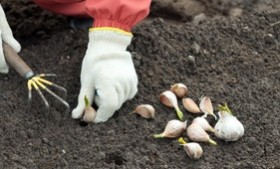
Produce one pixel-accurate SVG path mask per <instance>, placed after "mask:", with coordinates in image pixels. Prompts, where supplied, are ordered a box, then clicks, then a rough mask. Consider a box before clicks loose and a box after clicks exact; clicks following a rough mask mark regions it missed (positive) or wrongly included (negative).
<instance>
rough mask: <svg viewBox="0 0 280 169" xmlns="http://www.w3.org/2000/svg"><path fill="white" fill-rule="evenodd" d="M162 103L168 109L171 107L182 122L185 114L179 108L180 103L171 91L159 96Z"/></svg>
mask: <svg viewBox="0 0 280 169" xmlns="http://www.w3.org/2000/svg"><path fill="white" fill-rule="evenodd" d="M159 99H160V102H161V103H162V104H163V105H165V106H167V107H171V108H174V109H175V111H176V113H177V116H178V118H179V119H180V120H182V119H183V116H184V115H183V112H182V111H181V110H180V108H179V106H178V101H177V98H176V95H175V94H174V93H173V92H171V91H170V90H167V91H165V92H162V93H161V94H160V96H159Z"/></svg>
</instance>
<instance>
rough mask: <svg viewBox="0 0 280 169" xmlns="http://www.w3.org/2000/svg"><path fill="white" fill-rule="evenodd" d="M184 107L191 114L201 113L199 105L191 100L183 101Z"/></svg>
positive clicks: (184, 99)
mask: <svg viewBox="0 0 280 169" xmlns="http://www.w3.org/2000/svg"><path fill="white" fill-rule="evenodd" d="M182 103H183V106H184V108H185V109H186V110H188V112H190V113H201V111H200V109H199V107H198V106H197V104H196V103H195V102H194V101H193V100H192V99H191V98H183V99H182Z"/></svg>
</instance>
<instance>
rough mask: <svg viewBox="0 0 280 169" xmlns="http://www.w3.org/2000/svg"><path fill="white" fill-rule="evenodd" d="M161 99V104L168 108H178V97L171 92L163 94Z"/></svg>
mask: <svg viewBox="0 0 280 169" xmlns="http://www.w3.org/2000/svg"><path fill="white" fill-rule="evenodd" d="M159 99H160V102H161V103H162V104H163V105H165V106H167V107H171V108H174V107H178V101H177V98H176V95H175V94H174V93H173V92H171V91H169V90H167V91H165V92H162V93H161V94H160V96H159Z"/></svg>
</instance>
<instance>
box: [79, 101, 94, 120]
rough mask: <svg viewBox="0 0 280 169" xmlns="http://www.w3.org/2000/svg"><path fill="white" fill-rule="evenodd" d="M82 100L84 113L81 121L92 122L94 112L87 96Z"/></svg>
mask: <svg viewBox="0 0 280 169" xmlns="http://www.w3.org/2000/svg"><path fill="white" fill-rule="evenodd" d="M84 100H85V111H84V115H83V117H82V121H84V122H87V123H91V122H94V120H95V117H96V111H95V109H94V108H93V107H91V105H90V103H89V100H88V97H87V96H85V97H84Z"/></svg>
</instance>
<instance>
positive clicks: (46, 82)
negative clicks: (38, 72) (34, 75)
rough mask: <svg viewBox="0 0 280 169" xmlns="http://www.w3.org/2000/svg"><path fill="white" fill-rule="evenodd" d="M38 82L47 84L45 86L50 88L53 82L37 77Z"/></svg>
mask: <svg viewBox="0 0 280 169" xmlns="http://www.w3.org/2000/svg"><path fill="white" fill-rule="evenodd" d="M38 80H39V81H40V82H42V83H44V84H47V85H50V86H52V85H53V82H51V81H48V80H46V79H43V78H41V77H39V78H38Z"/></svg>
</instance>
